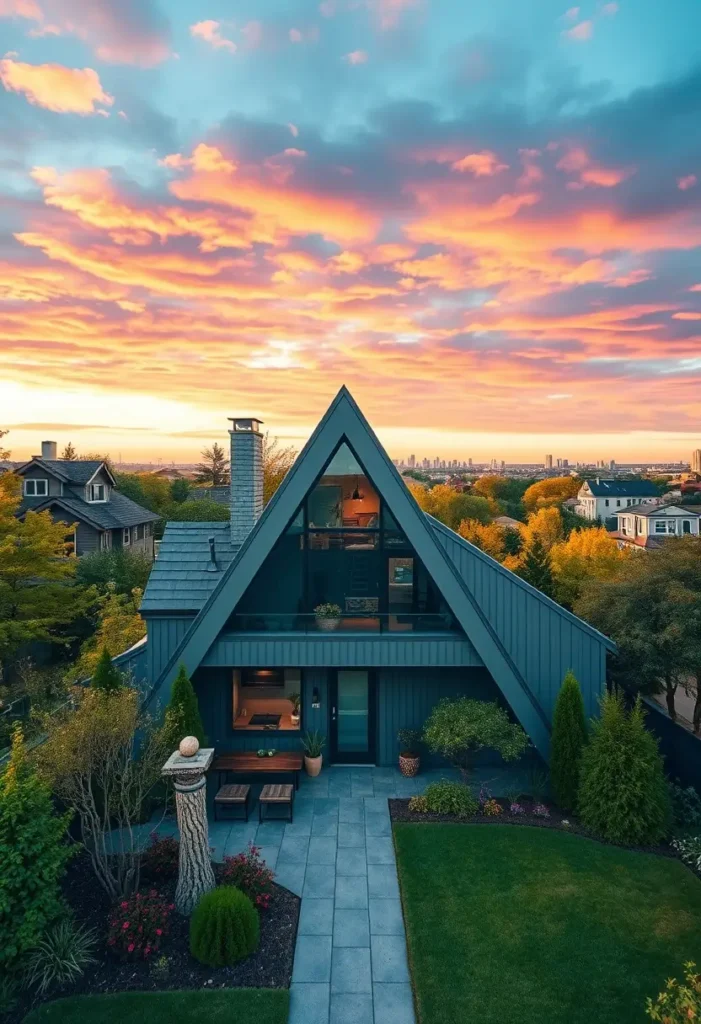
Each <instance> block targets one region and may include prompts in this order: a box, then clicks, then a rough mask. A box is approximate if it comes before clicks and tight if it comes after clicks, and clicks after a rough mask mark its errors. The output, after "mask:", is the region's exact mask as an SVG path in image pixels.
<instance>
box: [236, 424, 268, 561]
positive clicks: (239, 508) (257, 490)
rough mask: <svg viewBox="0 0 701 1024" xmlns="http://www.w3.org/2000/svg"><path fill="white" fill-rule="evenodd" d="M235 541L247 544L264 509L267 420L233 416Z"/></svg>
mask: <svg viewBox="0 0 701 1024" xmlns="http://www.w3.org/2000/svg"><path fill="white" fill-rule="evenodd" d="M230 422H231V429H230V430H229V436H230V437H231V542H232V544H243V542H244V541H245V539H246V537H247V536H248V534H249V533H250V532H251V530H252V529H253V527H254V526H255V524H256V522H257V521H258V518H259V516H260V514H261V512H262V511H263V435H262V433H261V431H260V428H261V426H262V423H263V421H262V420H256V419H241V418H239V417H236V418H231V417H230Z"/></svg>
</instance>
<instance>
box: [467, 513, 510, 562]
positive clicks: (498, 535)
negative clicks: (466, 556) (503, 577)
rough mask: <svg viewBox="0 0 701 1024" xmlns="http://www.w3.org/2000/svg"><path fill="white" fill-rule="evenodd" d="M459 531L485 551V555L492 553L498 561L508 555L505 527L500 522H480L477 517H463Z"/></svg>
mask: <svg viewBox="0 0 701 1024" xmlns="http://www.w3.org/2000/svg"><path fill="white" fill-rule="evenodd" d="M458 533H459V534H460V536H461V537H464V538H465V540H469V542H470V543H471V544H474V545H475V547H478V548H479V549H480V551H484V553H485V555H491V557H492V558H496V560H497V562H503V561H504V559H505V557H506V544H505V536H504V528H503V527H502V526H499V524H498V523H488V524H487V525H486V526H485V525H484V523H480V522H478V520H477V519H463V521H462V522H461V523H460V525H459V526H458Z"/></svg>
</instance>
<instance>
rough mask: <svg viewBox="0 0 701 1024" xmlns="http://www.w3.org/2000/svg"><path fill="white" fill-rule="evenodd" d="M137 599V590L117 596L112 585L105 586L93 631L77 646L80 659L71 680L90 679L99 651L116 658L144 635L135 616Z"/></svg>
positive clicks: (139, 598) (138, 616)
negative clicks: (105, 590) (97, 621)
mask: <svg viewBox="0 0 701 1024" xmlns="http://www.w3.org/2000/svg"><path fill="white" fill-rule="evenodd" d="M141 597H142V592H141V591H140V590H139V589H138V587H135V588H134V590H132V592H131V594H118V593H116V591H115V588H114V584H108V588H107V593H106V594H105V595H104V596H103V597H101V598H100V616H99V623H98V627H97V630H96V631H95V633H94V634H93V635H92V636H91V637H90V638H89V639H88V640H86V641H85V643H84V644H83V646H82V647H81V649H80V657H79V658H78V660H77V661H76V663H75V665H74V666H73V667H72V669H71V671H70V674H69V676H70V678H71V679H73V680H76V681H79V680H82V679H87V678H89V677H90V676H92V674H93V673H94V671H95V669H96V667H97V663H98V661H99V660H100V655H101V654H102V652H103V650H107V651H108V652H109V654H110V656H111V657H113V658H116V657H117V655H118V654H122V652H123V651H126V650H127V649H128V648H129V647H132V646H133V644H135V643H136V642H137V640H140V639H141V638H142V636H144V634H145V633H146V625H145V623H144V620H143V619H142V618H141V616H140V615H139V606H140V604H141Z"/></svg>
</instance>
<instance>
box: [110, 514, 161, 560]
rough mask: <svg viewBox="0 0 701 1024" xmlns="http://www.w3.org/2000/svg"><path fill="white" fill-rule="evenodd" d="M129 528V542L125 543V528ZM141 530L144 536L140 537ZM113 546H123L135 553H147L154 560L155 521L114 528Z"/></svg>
mask: <svg viewBox="0 0 701 1024" xmlns="http://www.w3.org/2000/svg"><path fill="white" fill-rule="evenodd" d="M125 529H128V530H129V543H128V544H125V543H124V530H125ZM139 530H142V531H143V536H142V537H139V535H138V534H139ZM112 547H113V548H123V549H124V550H125V551H132V552H133V553H134V554H139V555H146V557H147V558H150V559H151V561H153V557H154V538H153V523H142V524H141V525H140V526H138V527H137V526H129V527H124V528H122V527H120V528H119V529H118V530H112Z"/></svg>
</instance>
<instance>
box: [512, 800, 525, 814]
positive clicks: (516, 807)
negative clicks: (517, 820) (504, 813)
mask: <svg viewBox="0 0 701 1024" xmlns="http://www.w3.org/2000/svg"><path fill="white" fill-rule="evenodd" d="M509 811H510V813H511V814H525V813H526V809H525V808H524V806H523V804H520V803H519V802H518V800H514V802H513V803H512V804H510V805H509Z"/></svg>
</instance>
